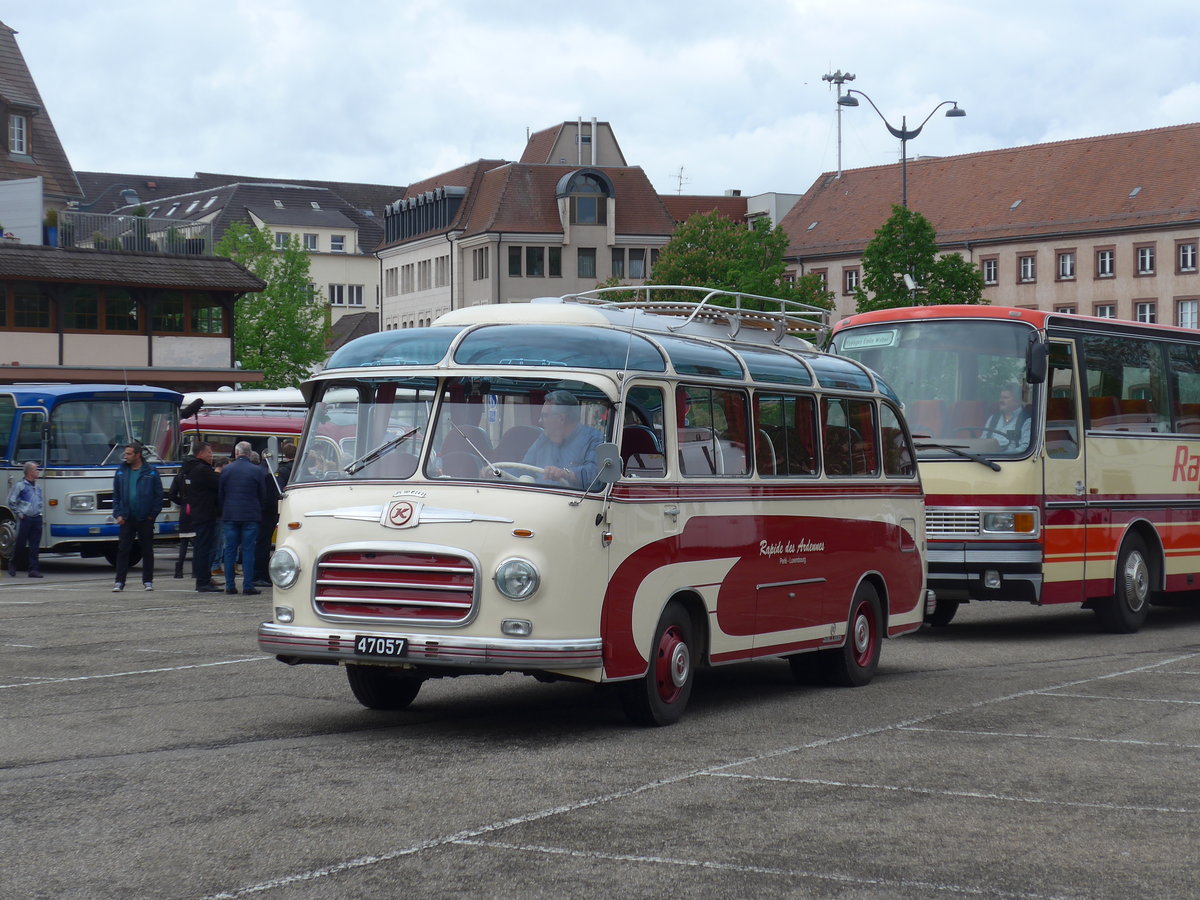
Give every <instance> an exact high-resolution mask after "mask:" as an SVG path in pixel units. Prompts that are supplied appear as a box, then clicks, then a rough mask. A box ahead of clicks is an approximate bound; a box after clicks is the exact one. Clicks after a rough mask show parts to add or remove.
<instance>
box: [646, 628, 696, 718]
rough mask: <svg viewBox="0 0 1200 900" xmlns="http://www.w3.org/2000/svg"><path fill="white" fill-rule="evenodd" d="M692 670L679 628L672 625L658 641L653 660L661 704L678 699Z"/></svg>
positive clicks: (689, 653) (689, 656)
mask: <svg viewBox="0 0 1200 900" xmlns="http://www.w3.org/2000/svg"><path fill="white" fill-rule="evenodd" d="M691 668H692V657H691V652H690V651H689V650H688V645H687V642H686V641H684V639H683V632H682V631H680V629H679V626H677V625H672V626H671V627H670V628H668V629H667V630H666V631H664V632H663V633H662V637H660V638H659V639H658V654H657V656H656V657H655V660H654V683H655V686H656V687H657V688H658V697H659V699H660V700H662V702H663V703H674V702H675V701H676V700H678V699H679V694H680V693H681V692H682V691H683V686H684V685H685V684H686V683H687V679H688V673H689V672H690V670H691Z"/></svg>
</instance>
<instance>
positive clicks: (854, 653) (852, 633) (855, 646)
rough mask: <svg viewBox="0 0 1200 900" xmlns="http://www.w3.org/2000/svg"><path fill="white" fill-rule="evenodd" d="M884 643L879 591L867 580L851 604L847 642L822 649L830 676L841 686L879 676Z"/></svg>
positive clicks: (860, 682)
mask: <svg viewBox="0 0 1200 900" xmlns="http://www.w3.org/2000/svg"><path fill="white" fill-rule="evenodd" d="M882 647H883V611H882V608H881V606H880V603H879V593H878V592H877V591H876V590H875V586H874V585H872V584H871V583H870V582H866V581H864V582H863V583H862V584H860V585H859V586H858V590H856V591H855V592H854V602H853V603H851V604H850V624H849V630H848V631H847V634H846V643H845V644H843V645H842V646H841V647H839V648H837V649H836V650H822V651H821V660H822V662H823V664H824V668H825V675H826V680H827V681H828V682H829V683H830V684H836V685H840V686H841V687H861V686H862V685H864V684H867V683H868V682H870V680H871V679H872V678H874V677H875V670H876V669H878V668H879V652H880V650H881V649H882Z"/></svg>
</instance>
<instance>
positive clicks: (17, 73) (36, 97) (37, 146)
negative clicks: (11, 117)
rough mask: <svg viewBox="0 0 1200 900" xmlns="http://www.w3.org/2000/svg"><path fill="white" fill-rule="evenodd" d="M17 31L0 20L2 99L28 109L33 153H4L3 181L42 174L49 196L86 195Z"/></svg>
mask: <svg viewBox="0 0 1200 900" xmlns="http://www.w3.org/2000/svg"><path fill="white" fill-rule="evenodd" d="M16 33H17V32H16V31H14V30H13V29H12V28H9V27H8V26H7V25H5V24H4V23H3V22H0V98H3V99H4V101H5V103H6V105H7V104H10V103H11V104H17V105H18V107H19V108H20V109H26V108H28V112H27V113H26V114H27V115H28V119H29V147H30V150H32V151H33V152H32V155H31V156H30V157H28V158H22V157H15V156H13V155H11V154H9V153H0V180H8V179H14V178H33V177H36V176H38V175H40V176H42V190H43V192H44V194H45V195H46V196H47V198H56V199H58V200H61V201H65V200H69V199H76V198H78V197H80V196H81V195H82V191H81V190H80V186H79V182H78V181H76V180H75V173H74V172H73V171H72V170H71V163H70V162H69V161H68V160H67V154H66V152H65V151H64V150H63V146H62V144H61V143H60V142H59V140H58V133H57V132H56V131H55V130H54V123H53V122H52V121H51V120H50V114H49V113H48V112H47V111H46V106H45V104H44V103H42V97H41V95H40V94H39V93H38V89H37V84H36V83H35V82H34V80H33V75H32V74H31V73H30V71H29V66H28V65H26V63H25V57H24V56H23V55H22V53H21V48H20V47H18V46H17V39H16V37H15V35H16ZM26 159H28V161H26Z"/></svg>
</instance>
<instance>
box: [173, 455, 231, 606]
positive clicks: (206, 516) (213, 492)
mask: <svg viewBox="0 0 1200 900" xmlns="http://www.w3.org/2000/svg"><path fill="white" fill-rule="evenodd" d="M212 459H213V451H212V446H211V445H209V444H205V443H201V444H198V445H197V446H196V452H195V453H194V454H193V455H192V458H191V459H189V460H188V461H187V462H185V463H184V464H183V468H182V469H180V470H179V474H180V475H182V476H183V499H184V502H185V503H187V506H188V512H189V513H190V515H191V522H192V531H193V532H195V535H196V536H195V537H194V538H193V539H192V540H193V544H192V576H193V577H194V578H195V579H196V590H197V591H200V592H201V593H206V594H207V593H219V592H220V590H221V589H220V588H219V587H217V586H216V585H215V584H213V580H212V564H213V558H212V557H213V547H214V545H215V542H216V537H217V519H219V518H220V515H221V510H220V507H219V506H218V505H217V492H218V488H219V482H218V479H217V473H216V472H215V471H214V470H213V467H212Z"/></svg>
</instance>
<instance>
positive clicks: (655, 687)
mask: <svg viewBox="0 0 1200 900" xmlns="http://www.w3.org/2000/svg"><path fill="white" fill-rule="evenodd" d="M694 647H695V642H694V638H693V633H692V619H691V617H690V616H689V615H688V614H687V610H685V609H684V608H683V606H681V605H680V604H678V603H670V604H668V605H667V608H666V609H665V610H664V611H663V614H662V618H661V619H659V620H658V627H657V628H655V629H654V641H653V643H652V645H651V647H650V665H649V669H648V671H647V672H646V675H645V677H644V678H639V679H637V680H636V681H626V682H622V684H621V703H622V705H623V706H624V708H625V715H626V716H628V717H629V720H630V721H631V722H633V723H634V724H635V725H646V726H656V725H670V724H672V723H674V722H678V721H679V719H680V718H681V717H682V716H683V711H684V710H685V709H686V708H687V704H688V698H689V697H691V695H692V684H693V683H694V681H695V677H696V676H695V667H694V665H693V658H692V654H693V648H694Z"/></svg>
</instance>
